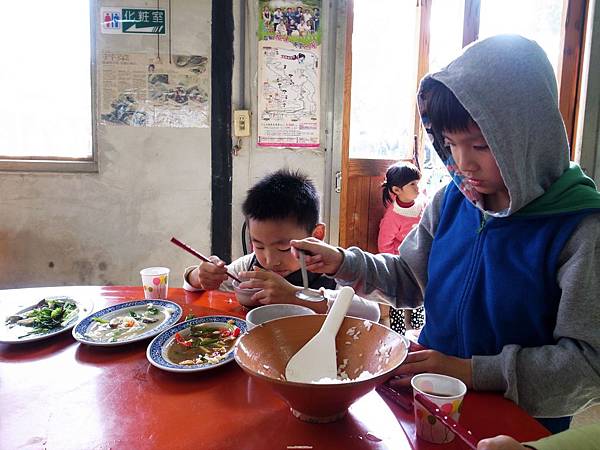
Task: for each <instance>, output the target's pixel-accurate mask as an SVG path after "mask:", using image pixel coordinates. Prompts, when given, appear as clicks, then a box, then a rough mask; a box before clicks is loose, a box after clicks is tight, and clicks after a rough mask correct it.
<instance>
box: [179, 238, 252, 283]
mask: <svg viewBox="0 0 600 450" xmlns="http://www.w3.org/2000/svg"><path fill="white" fill-rule="evenodd" d="M171 242H172V243H173V244H175V245H177V246H179V247H181V248H182V249H184V250H185V251H186V252H188V253H191V254H192V255H194V256H195V257H196V258H200V259H201V260H202V261H206V262H207V263H211V264H214V263H213V262H212V261H211V260H210V259H208V258H207V257H206V256H204V255H203V254H202V253H200V252H198V251H196V250H194V249H193V248H192V247H190V246H189V245H187V244H184V243H183V242H181V241H180V240H179V239H177V238H174V237H172V238H171ZM227 275H228V276H229V277H230V278H233V279H234V280H235V281H237V282H238V283H241V282H242V280H240V279H239V278H238V277H236V276H235V275H233V274H232V273H231V272H229V271H227Z"/></svg>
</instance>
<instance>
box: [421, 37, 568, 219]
mask: <svg viewBox="0 0 600 450" xmlns="http://www.w3.org/2000/svg"><path fill="white" fill-rule="evenodd" d="M430 79H435V80H437V81H439V82H441V83H442V84H444V85H445V86H446V87H448V88H449V89H450V90H451V91H452V93H453V94H454V95H455V96H456V98H457V99H458V101H459V102H460V103H461V104H462V106H463V107H464V108H465V109H466V111H467V112H468V113H469V114H470V116H471V117H472V118H473V120H474V121H475V122H476V123H477V125H478V126H479V128H480V129H481V132H482V134H483V136H484V138H485V140H486V141H487V143H488V145H489V147H490V150H491V152H492V154H493V155H494V157H495V159H496V162H497V163H498V167H499V169H500V173H501V175H502V178H503V180H504V183H505V184H506V187H507V188H508V193H509V196H510V205H509V209H508V211H504V212H502V213H500V214H498V213H497V212H496V213H492V215H495V216H498V215H500V216H502V215H510V214H513V213H515V212H516V211H518V210H520V209H521V208H523V207H524V206H525V205H527V204H528V203H530V202H531V201H532V200H534V199H536V198H538V197H539V196H541V195H542V194H544V192H545V191H546V190H548V188H549V187H550V186H551V185H552V184H553V183H554V182H555V181H556V180H557V179H558V178H559V177H560V176H561V175H562V174H563V172H565V170H567V169H568V168H569V144H568V142H567V135H566V132H565V127H564V123H563V120H562V117H561V115H560V111H559V108H558V93H557V84H556V79H555V76H554V71H553V69H552V65H551V64H550V62H549V61H548V58H547V56H546V53H545V52H544V50H542V48H541V47H540V46H539V45H538V44H537V43H536V42H534V41H531V40H529V39H526V38H524V37H521V36H517V35H499V36H494V37H491V38H488V39H485V40H482V41H478V42H475V43H473V44H471V45H470V46H469V47H467V48H466V49H465V50H464V52H463V53H462V54H461V56H459V57H458V58H457V59H455V60H454V61H452V62H451V63H450V64H449V65H448V66H446V67H445V68H444V69H442V70H440V71H439V72H436V73H432V74H429V75H427V76H426V77H425V78H424V79H423V80H422V81H421V86H420V89H419V96H418V101H419V109H420V112H421V118H422V121H423V125H424V126H425V128H426V129H427V131H428V133H429V135H430V138H431V140H432V142H433V145H434V147H435V149H436V151H437V153H438V154H439V156H440V157H441V158H442V161H444V163H445V164H446V166H447V167H448V170H449V171H450V174H451V175H452V177H453V179H454V181H455V183H456V184H457V185H458V187H459V188H460V189H461V191H462V192H463V194H464V195H465V196H466V197H467V198H468V199H470V200H471V201H473V203H475V204H476V205H477V206H478V207H480V208H481V209H483V208H482V204H483V203H482V202H480V201H479V200H480V199H481V197H480V194H479V193H477V192H476V191H475V190H474V189H473V187H471V186H470V185H469V184H468V181H467V180H465V179H463V177H461V175H460V173H457V172H456V165H455V164H454V161H453V159H452V156H451V154H450V150H449V149H446V148H444V142H443V139H442V137H441V131H442V130H432V129H431V124H430V122H429V120H428V118H427V111H426V104H425V103H426V95H427V85H428V81H429V80H430Z"/></svg>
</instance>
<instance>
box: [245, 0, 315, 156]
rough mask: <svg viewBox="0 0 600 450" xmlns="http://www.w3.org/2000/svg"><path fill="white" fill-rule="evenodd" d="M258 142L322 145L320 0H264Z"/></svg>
mask: <svg viewBox="0 0 600 450" xmlns="http://www.w3.org/2000/svg"><path fill="white" fill-rule="evenodd" d="M259 8H260V10H259V23H258V30H259V32H258V142H257V145H258V146H259V147H287V148H302V147H305V148H306V147H308V148H318V147H319V136H320V89H319V83H320V74H321V69H320V66H321V61H320V60H321V0H312V1H311V0H305V1H291V0H290V1H288V0H286V1H283V0H260V1H259Z"/></svg>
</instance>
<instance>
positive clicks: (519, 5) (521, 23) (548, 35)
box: [479, 0, 563, 74]
mask: <svg viewBox="0 0 600 450" xmlns="http://www.w3.org/2000/svg"><path fill="white" fill-rule="evenodd" d="M562 12H563V0H526V1H523V0H481V13H480V21H479V38H480V39H482V38H486V37H489V36H493V35H495V34H501V33H516V34H520V35H522V36H525V37H527V38H529V39H533V40H534V41H536V42H537V43H538V44H539V45H540V47H542V48H543V49H544V51H545V52H546V54H547V55H548V59H549V60H550V62H551V63H552V66H553V67H554V73H555V74H556V73H557V68H558V63H559V57H560V41H561V19H562Z"/></svg>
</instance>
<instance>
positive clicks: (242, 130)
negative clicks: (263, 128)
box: [233, 110, 250, 137]
mask: <svg viewBox="0 0 600 450" xmlns="http://www.w3.org/2000/svg"><path fill="white" fill-rule="evenodd" d="M233 134H235V136H237V137H245V136H250V111H247V110H237V111H234V112H233Z"/></svg>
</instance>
